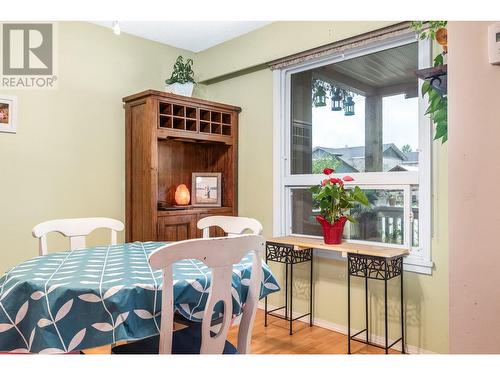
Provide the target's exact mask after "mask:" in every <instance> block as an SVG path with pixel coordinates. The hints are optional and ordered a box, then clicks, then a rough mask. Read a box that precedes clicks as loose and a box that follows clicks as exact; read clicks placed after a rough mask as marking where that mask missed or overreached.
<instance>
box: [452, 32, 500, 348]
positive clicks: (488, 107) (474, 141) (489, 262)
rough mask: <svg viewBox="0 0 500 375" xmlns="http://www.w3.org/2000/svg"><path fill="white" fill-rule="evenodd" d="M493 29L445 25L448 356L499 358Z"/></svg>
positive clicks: (497, 81) (499, 132) (499, 152)
mask: <svg viewBox="0 0 500 375" xmlns="http://www.w3.org/2000/svg"><path fill="white" fill-rule="evenodd" d="M491 23H492V22H450V23H449V24H448V38H449V39H448V41H449V42H448V47H449V51H450V52H449V56H448V69H449V70H448V83H449V91H448V101H449V106H448V114H449V121H448V124H449V141H448V142H449V144H448V151H449V167H448V168H449V169H448V172H449V235H450V241H449V260H450V267H449V277H450V283H449V287H450V293H449V296H450V305H449V308H450V310H449V311H450V330H449V332H450V352H451V353H500V66H496V65H490V64H489V63H488V50H487V28H488V25H489V24H491Z"/></svg>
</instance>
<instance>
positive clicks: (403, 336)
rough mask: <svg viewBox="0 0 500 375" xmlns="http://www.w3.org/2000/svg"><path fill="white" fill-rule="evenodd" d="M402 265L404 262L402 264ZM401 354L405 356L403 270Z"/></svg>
mask: <svg viewBox="0 0 500 375" xmlns="http://www.w3.org/2000/svg"><path fill="white" fill-rule="evenodd" d="M401 263H402V262H401ZM401 267H403V265H402V264H401ZM399 277H401V348H402V350H401V353H403V354H405V323H404V313H403V306H404V304H403V270H402V269H401V275H400V276H399Z"/></svg>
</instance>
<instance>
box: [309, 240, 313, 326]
mask: <svg viewBox="0 0 500 375" xmlns="http://www.w3.org/2000/svg"><path fill="white" fill-rule="evenodd" d="M311 251H313V250H311ZM313 261H314V254H313V253H311V279H310V291H309V313H310V314H311V315H309V327H312V326H313Z"/></svg>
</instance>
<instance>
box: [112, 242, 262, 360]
mask: <svg viewBox="0 0 500 375" xmlns="http://www.w3.org/2000/svg"><path fill="white" fill-rule="evenodd" d="M264 243H265V240H264V238H263V237H262V236H258V235H254V234H245V235H242V236H238V237H217V238H199V239H194V240H186V241H180V242H175V243H172V244H168V245H165V246H163V247H161V248H159V249H157V250H155V251H154V252H153V253H152V254H151V255H150V256H149V263H150V264H151V266H152V267H153V268H155V269H161V270H163V286H162V302H161V306H162V307H161V325H160V327H161V329H160V334H159V335H157V336H153V337H148V338H146V339H143V340H138V341H135V342H132V343H129V344H125V345H121V346H117V347H115V348H113V349H112V353H114V354H170V353H172V354H237V353H240V354H249V353H250V340H251V336H252V328H253V323H254V320H255V313H256V309H257V304H258V300H259V294H260V286H261V283H262V277H263V276H262V275H263V272H262V256H263V253H264ZM248 253H250V254H252V255H253V263H252V271H251V275H250V284H249V289H248V294H247V299H246V301H245V304H244V305H243V313H242V318H241V323H240V326H239V328H238V329H239V331H238V343H237V347H234V345H232V344H231V343H230V342H229V341H227V340H226V339H227V333H228V330H229V327H230V325H231V317H232V312H233V307H232V305H233V298H232V294H231V290H232V286H231V281H232V275H233V265H234V264H236V263H239V262H240V261H241V259H242V258H243V257H244V256H245V255H246V254H248ZM185 259H197V260H199V261H201V262H203V263H204V264H205V265H206V266H207V267H210V268H211V269H212V273H211V286H210V288H209V291H208V299H207V303H206V306H205V310H204V312H203V318H202V322H201V324H199V323H194V324H193V325H191V326H189V327H188V328H184V329H181V330H177V331H175V332H173V329H172V328H173V322H174V319H173V318H174V306H173V278H172V264H173V263H175V262H178V261H181V260H185ZM220 301H222V303H223V305H224V309H223V311H224V314H223V317H222V323H220V329H219V331H218V332H217V333H216V334H214V333H213V332H212V330H213V329H214V327H212V314H213V311H214V307H215V305H216V304H217V303H219V302H220Z"/></svg>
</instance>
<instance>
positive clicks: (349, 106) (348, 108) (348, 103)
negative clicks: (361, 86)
mask: <svg viewBox="0 0 500 375" xmlns="http://www.w3.org/2000/svg"><path fill="white" fill-rule="evenodd" d="M353 115H354V100H352V94H348V95H347V97H346V98H345V100H344V116H353Z"/></svg>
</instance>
